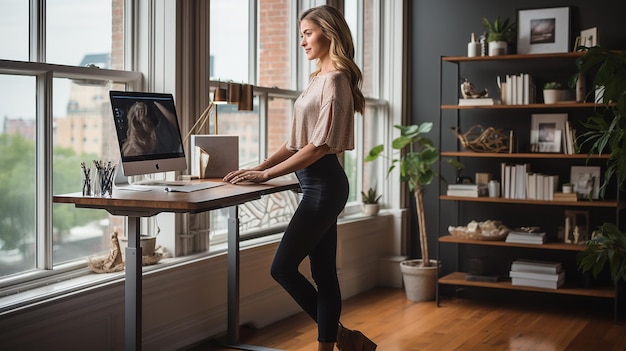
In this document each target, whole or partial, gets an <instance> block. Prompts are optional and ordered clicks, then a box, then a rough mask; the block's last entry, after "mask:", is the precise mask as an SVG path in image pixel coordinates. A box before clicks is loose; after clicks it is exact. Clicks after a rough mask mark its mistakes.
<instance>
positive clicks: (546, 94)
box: [543, 82, 563, 104]
mask: <svg viewBox="0 0 626 351" xmlns="http://www.w3.org/2000/svg"><path fill="white" fill-rule="evenodd" d="M562 94H563V92H562V91H561V83H558V82H547V83H546V84H544V85H543V103H544V104H556V103H557V102H559V101H560V100H561V95H562Z"/></svg>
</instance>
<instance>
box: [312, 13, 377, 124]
mask: <svg viewBox="0 0 626 351" xmlns="http://www.w3.org/2000/svg"><path fill="white" fill-rule="evenodd" d="M304 19H306V20H308V21H311V22H312V23H314V24H315V25H317V26H318V27H320V29H321V30H322V33H323V34H324V36H325V37H326V38H327V39H328V40H330V50H329V53H330V58H331V60H332V61H333V63H334V64H335V67H336V68H337V69H338V70H339V71H341V72H343V73H344V74H345V75H346V76H348V78H350V83H351V86H352V98H353V99H352V100H353V101H354V110H355V111H356V112H360V113H363V110H364V109H365V97H363V93H362V92H361V82H362V80H363V74H362V73H361V70H360V69H359V67H358V66H357V65H356V63H354V43H353V42H352V33H351V32H350V27H348V23H346V20H345V18H344V17H343V14H342V13H341V12H339V10H337V9H336V8H334V7H332V6H329V5H322V6H318V7H313V8H310V9H308V10H306V11H304V12H303V13H302V14H301V15H300V22H302V20H304ZM320 70H321V67H320V62H319V61H318V62H317V69H316V70H315V72H313V73H311V75H310V77H309V78H313V77H315V76H316V75H317V74H318V73H319V72H320Z"/></svg>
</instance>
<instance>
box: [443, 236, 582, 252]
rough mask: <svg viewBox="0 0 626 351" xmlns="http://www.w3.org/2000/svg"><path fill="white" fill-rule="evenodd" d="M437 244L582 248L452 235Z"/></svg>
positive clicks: (558, 248)
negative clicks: (475, 238)
mask: <svg viewBox="0 0 626 351" xmlns="http://www.w3.org/2000/svg"><path fill="white" fill-rule="evenodd" d="M439 242H440V243H451V244H468V245H485V246H508V247H523V248H527V249H545V250H562V251H581V250H582V249H583V247H584V246H583V245H576V244H566V243H554V242H547V243H543V244H521V243H507V242H505V241H504V240H473V239H462V238H457V237H455V236H452V235H445V236H441V237H439Z"/></svg>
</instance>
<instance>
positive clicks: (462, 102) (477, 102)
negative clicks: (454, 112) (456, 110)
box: [459, 98, 502, 106]
mask: <svg viewBox="0 0 626 351" xmlns="http://www.w3.org/2000/svg"><path fill="white" fill-rule="evenodd" d="M501 103H502V101H500V100H498V99H492V98H475V99H459V106H489V105H500V104H501Z"/></svg>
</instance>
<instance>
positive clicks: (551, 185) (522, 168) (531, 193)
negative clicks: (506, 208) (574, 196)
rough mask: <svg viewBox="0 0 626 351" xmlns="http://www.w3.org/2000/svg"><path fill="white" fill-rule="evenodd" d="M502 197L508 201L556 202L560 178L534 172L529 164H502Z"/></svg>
mask: <svg viewBox="0 0 626 351" xmlns="http://www.w3.org/2000/svg"><path fill="white" fill-rule="evenodd" d="M500 173H501V174H500V175H501V179H502V191H501V192H502V197H504V198H506V199H521V200H524V199H528V200H555V199H554V193H555V191H556V189H557V187H558V185H559V176H558V175H550V174H544V173H538V172H532V171H531V170H530V165H529V164H509V163H506V162H503V163H501V164H500Z"/></svg>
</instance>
